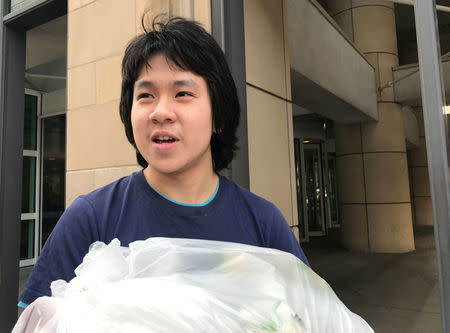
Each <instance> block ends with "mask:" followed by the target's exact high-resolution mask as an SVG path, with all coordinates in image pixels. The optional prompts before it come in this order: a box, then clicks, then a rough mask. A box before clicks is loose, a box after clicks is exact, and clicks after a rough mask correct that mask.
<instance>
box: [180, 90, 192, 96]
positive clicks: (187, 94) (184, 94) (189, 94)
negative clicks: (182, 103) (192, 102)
mask: <svg viewBox="0 0 450 333" xmlns="http://www.w3.org/2000/svg"><path fill="white" fill-rule="evenodd" d="M186 96H193V95H192V94H191V93H189V92H187V91H180V92H179V93H177V95H176V97H186Z"/></svg>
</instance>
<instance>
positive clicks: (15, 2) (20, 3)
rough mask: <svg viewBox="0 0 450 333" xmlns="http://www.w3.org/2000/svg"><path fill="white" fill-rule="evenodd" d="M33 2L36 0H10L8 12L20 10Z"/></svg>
mask: <svg viewBox="0 0 450 333" xmlns="http://www.w3.org/2000/svg"><path fill="white" fill-rule="evenodd" d="M33 2H37V0H11V1H10V6H11V7H10V8H11V10H10V12H11V13H12V12H14V11H16V10H20V9H22V8H24V7H26V6H28V5H29V4H32V3H33Z"/></svg>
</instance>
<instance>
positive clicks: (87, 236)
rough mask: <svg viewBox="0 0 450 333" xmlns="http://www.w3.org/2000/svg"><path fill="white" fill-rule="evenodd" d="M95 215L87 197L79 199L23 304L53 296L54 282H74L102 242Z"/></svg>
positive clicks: (45, 250)
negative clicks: (77, 271) (79, 268)
mask: <svg viewBox="0 0 450 333" xmlns="http://www.w3.org/2000/svg"><path fill="white" fill-rule="evenodd" d="M96 222H97V221H96V216H95V211H94V209H93V207H92V205H91V203H90V202H89V201H88V200H87V199H86V198H84V197H79V198H77V199H76V200H75V201H74V202H73V203H72V205H70V207H68V208H67V209H66V211H65V212H64V214H63V215H62V216H61V218H60V219H59V221H58V223H57V224H56V226H55V228H54V229H53V231H52V233H51V235H50V236H49V238H48V239H47V241H46V242H45V245H44V247H43V249H42V252H41V254H40V256H39V258H38V260H37V262H36V264H35V266H34V268H33V271H32V272H31V274H30V276H29V278H28V280H27V283H26V285H25V289H24V291H23V293H22V295H21V296H20V301H21V302H23V303H25V304H31V303H32V302H33V301H34V300H35V299H36V298H38V297H41V296H50V294H51V292H50V284H51V282H52V281H55V280H58V279H63V280H66V281H70V280H71V279H72V278H73V277H74V276H75V273H74V270H75V268H76V267H77V266H78V265H79V264H80V263H81V262H82V260H83V257H84V255H85V254H86V253H87V252H88V250H89V246H90V245H91V244H92V243H93V242H95V241H96V240H98V230H97V227H96V225H97V223H96Z"/></svg>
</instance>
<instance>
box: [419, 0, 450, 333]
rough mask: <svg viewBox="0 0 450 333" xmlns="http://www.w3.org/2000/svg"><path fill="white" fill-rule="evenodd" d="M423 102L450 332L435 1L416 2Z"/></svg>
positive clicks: (448, 215)
mask: <svg viewBox="0 0 450 333" xmlns="http://www.w3.org/2000/svg"><path fill="white" fill-rule="evenodd" d="M414 13H415V20H416V34H417V48H418V53H419V69H420V77H421V86H422V105H423V116H424V125H425V137H426V144H427V155H428V170H429V175H430V190H431V198H432V205H433V217H434V236H435V239H436V253H437V260H438V271H439V286H440V296H441V318H442V328H443V331H442V332H444V333H445V332H447V333H449V332H450V183H449V160H448V156H449V155H448V153H449V151H448V146H447V143H448V138H447V131H446V126H445V118H444V106H445V95H444V89H443V84H442V71H441V65H440V46H439V39H438V30H437V16H436V2H435V0H431V1H430V0H416V1H414Z"/></svg>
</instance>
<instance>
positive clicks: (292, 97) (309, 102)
mask: <svg viewBox="0 0 450 333" xmlns="http://www.w3.org/2000/svg"><path fill="white" fill-rule="evenodd" d="M411 10H412V7H411V8H410V6H408V5H395V4H394V1H388V0H353V1H352V0H322V1H315V0H242V1H230V2H228V1H219V0H217V1H216V0H168V1H165V0H164V1H163V0H127V1H123V0H107V1H106V0H68V1H67V2H66V1H58V0H52V1H51V0H47V1H44V0H22V1H20V0H11V1H10V2H9V3H8V5H7V6H6V7H5V8H3V16H4V20H3V22H4V28H3V35H2V37H1V38H2V43H3V45H4V47H3V49H4V50H5V51H4V53H3V55H2V56H3V58H4V59H5V60H4V67H3V69H2V77H3V78H4V79H3V87H2V88H3V91H4V93H3V96H2V103H3V111H2V112H3V113H2V116H3V118H2V121H3V125H2V131H3V132H2V133H3V141H2V142H1V143H2V149H3V150H2V151H3V155H2V156H3V157H2V158H3V159H2V160H1V161H0V163H1V168H2V177H3V178H2V191H3V192H2V205H3V206H2V207H1V208H0V209H2V218H3V220H2V221H1V222H0V223H2V229H1V230H2V234H0V235H1V237H2V240H7V241H4V242H3V245H2V251H3V252H2V253H3V257H2V258H3V259H2V261H1V263H0V265H1V266H0V271H1V272H2V280H1V281H0V288H1V289H3V290H4V289H5V287H4V286H5V283H13V282H14V281H16V280H17V276H18V275H17V273H12V272H11V273H6V270H5V267H7V266H6V265H13V263H12V262H14V260H17V256H16V257H14V258H15V259H14V258H9V259H5V258H6V257H5V253H6V252H5V251H8V249H12V248H14V244H20V266H21V267H25V266H29V265H32V264H34V263H35V260H36V258H37V257H38V255H39V252H40V250H41V248H42V246H43V244H44V243H45V240H46V239H47V237H48V235H49V233H50V232H51V230H52V228H53V226H54V225H55V223H56V222H57V220H58V217H59V216H60V215H61V214H62V212H63V211H64V208H65V207H67V206H68V205H70V203H71V202H72V201H73V200H74V199H75V198H76V197H77V196H79V195H81V194H84V193H88V192H90V191H92V190H94V189H96V188H99V187H101V186H103V185H106V184H108V183H110V182H112V181H114V180H116V179H118V178H120V177H123V176H126V175H129V174H130V173H132V172H134V171H136V170H139V169H140V167H139V166H138V165H137V162H136V156H135V152H134V150H133V148H132V147H131V145H130V144H129V143H128V141H127V140H126V137H125V133H124V130H123V126H122V124H121V121H120V117H119V98H120V85H121V73H120V65H121V59H122V56H123V52H124V49H125V47H126V45H127V42H128V41H129V40H130V39H131V38H133V37H134V36H136V35H137V34H139V33H141V32H142V26H141V19H142V17H143V14H144V13H146V16H145V19H146V20H147V22H149V21H150V20H151V18H152V16H154V15H156V14H159V13H166V14H168V15H176V16H183V17H187V18H191V19H195V20H197V21H198V22H200V23H201V24H202V25H203V26H204V27H205V28H206V29H207V30H208V31H210V32H211V33H212V34H213V35H214V37H215V38H216V39H217V40H218V42H219V43H220V45H221V46H222V47H223V49H224V51H225V53H226V56H227V59H228V60H229V63H230V66H231V69H232V72H233V75H234V76H235V79H236V83H237V86H238V90H239V95H240V101H241V106H242V112H243V115H242V123H241V125H240V128H239V132H238V136H239V147H240V149H239V151H238V154H237V156H236V160H235V161H233V164H232V166H231V169H230V170H228V171H226V172H225V174H226V175H227V176H228V177H230V178H231V179H233V180H234V181H235V182H237V183H238V184H240V185H242V186H244V187H247V188H249V189H250V190H251V191H253V192H254V193H256V194H258V195H260V196H262V197H264V198H266V199H268V200H270V201H272V202H273V203H275V204H276V205H277V206H278V208H279V209H280V210H281V212H282V213H283V215H284V217H285V218H286V220H287V222H288V223H289V225H290V226H291V228H292V231H293V232H294V234H295V235H296V237H297V239H298V240H299V241H300V242H308V241H311V240H313V239H314V238H315V237H324V238H327V237H328V238H329V239H336V238H337V239H339V241H340V243H341V244H342V246H344V247H346V248H349V249H353V250H361V251H366V252H383V253H385V252H388V253H399V252H408V251H412V250H414V226H424V225H428V226H431V225H433V217H432V209H431V195H430V186H429V180H428V179H429V178H428V167H427V165H428V164H427V154H426V143H425V134H424V126H423V114H422V109H421V99H420V83H419V78H418V73H417V47H416V46H415V40H414V38H415V36H413V35H411V30H412V31H414V26H413V22H414V17H413V15H414V14H412V17H411ZM448 41H449V39H446V36H445V35H442V39H441V44H442V50H443V51H445V50H446V48H449V47H450V43H448ZM414 71H416V72H415V73H413V72H414ZM411 73H412V74H411ZM405 75H409V76H408V77H407V78H404V76H405ZM17 101H20V102H19V103H17ZM15 170H20V173H19V172H15ZM14 177H15V178H14ZM7 190H8V195H11V198H21V199H20V200H19V202H21V203H19V202H15V203H14V202H13V203H11V204H5V203H8V202H9V201H8V199H7V198H6V196H7V194H6V191H7ZM11 191H12V192H11ZM19 206H20V207H19ZM19 211H20V220H19V219H18V216H17V214H18V212H19ZM15 218H16V220H14V219H15ZM13 220H14V221H13ZM14 223H15V224H14ZM10 234H12V235H13V237H10V236H9V235H10ZM15 246H16V247H17V245H15ZM16 263H17V262H16ZM11 267H12V266H11ZM11 281H12V282H11ZM5 307H6V305H5ZM8 309H9V310H8V311H9V313H11V311H13V310H11V309H10V308H8ZM5 313H6V312H5Z"/></svg>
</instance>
